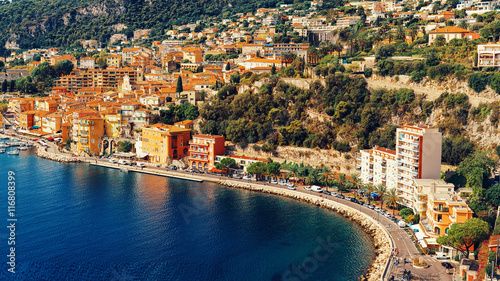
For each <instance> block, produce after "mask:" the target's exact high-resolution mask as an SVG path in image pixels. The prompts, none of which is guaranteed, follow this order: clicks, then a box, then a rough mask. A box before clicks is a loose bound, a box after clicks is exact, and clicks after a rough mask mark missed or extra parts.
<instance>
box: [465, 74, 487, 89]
mask: <svg viewBox="0 0 500 281" xmlns="http://www.w3.org/2000/svg"><path fill="white" fill-rule="evenodd" d="M467 82H468V84H469V87H471V88H472V89H473V90H474V91H476V93H480V92H482V91H484V90H485V89H486V85H488V82H489V75H488V74H485V73H471V74H469V76H468V77H467Z"/></svg>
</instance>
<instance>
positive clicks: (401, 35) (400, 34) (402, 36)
mask: <svg viewBox="0 0 500 281" xmlns="http://www.w3.org/2000/svg"><path fill="white" fill-rule="evenodd" d="M405 37H406V34H405V30H404V29H403V27H402V26H399V27H398V30H397V33H396V38H397V39H398V40H405Z"/></svg>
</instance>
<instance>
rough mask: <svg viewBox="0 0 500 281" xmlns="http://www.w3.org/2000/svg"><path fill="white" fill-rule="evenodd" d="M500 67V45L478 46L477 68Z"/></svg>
mask: <svg viewBox="0 0 500 281" xmlns="http://www.w3.org/2000/svg"><path fill="white" fill-rule="evenodd" d="M490 66H493V67H500V44H498V43H484V44H478V45H477V67H490Z"/></svg>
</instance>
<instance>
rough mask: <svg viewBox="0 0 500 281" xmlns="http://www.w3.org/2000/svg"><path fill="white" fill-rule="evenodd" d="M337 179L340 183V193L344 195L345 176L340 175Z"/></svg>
mask: <svg viewBox="0 0 500 281" xmlns="http://www.w3.org/2000/svg"><path fill="white" fill-rule="evenodd" d="M337 179H338V181H339V191H340V194H342V190H344V181H345V174H342V173H339V174H338V176H337Z"/></svg>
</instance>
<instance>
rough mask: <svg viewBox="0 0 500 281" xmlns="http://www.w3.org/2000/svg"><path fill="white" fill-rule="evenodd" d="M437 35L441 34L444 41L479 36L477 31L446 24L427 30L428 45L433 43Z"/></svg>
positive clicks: (470, 38) (476, 37)
mask: <svg viewBox="0 0 500 281" xmlns="http://www.w3.org/2000/svg"><path fill="white" fill-rule="evenodd" d="M438 36H443V37H444V39H445V40H446V43H448V42H450V40H452V39H462V38H467V39H468V40H475V39H478V38H479V37H481V36H480V35H479V34H478V33H476V32H473V31H469V30H467V29H463V28H460V27H457V26H447V27H443V28H439V29H436V30H433V31H430V32H429V43H428V44H429V46H430V45H432V43H434V40H436V38H437V37H438Z"/></svg>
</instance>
